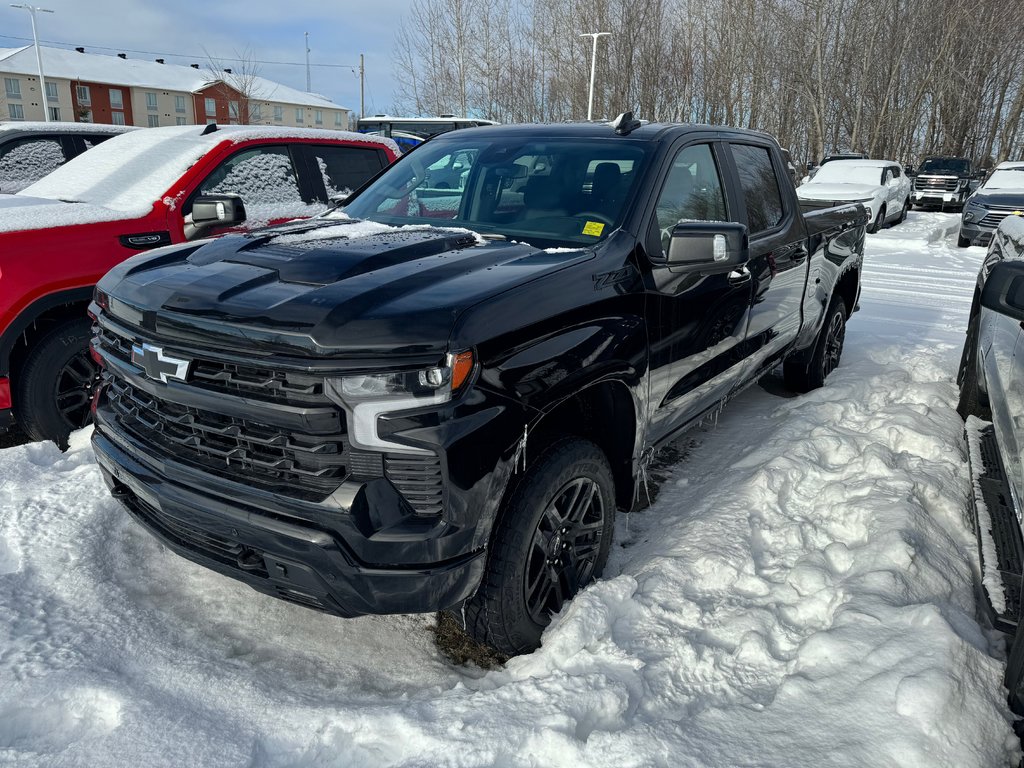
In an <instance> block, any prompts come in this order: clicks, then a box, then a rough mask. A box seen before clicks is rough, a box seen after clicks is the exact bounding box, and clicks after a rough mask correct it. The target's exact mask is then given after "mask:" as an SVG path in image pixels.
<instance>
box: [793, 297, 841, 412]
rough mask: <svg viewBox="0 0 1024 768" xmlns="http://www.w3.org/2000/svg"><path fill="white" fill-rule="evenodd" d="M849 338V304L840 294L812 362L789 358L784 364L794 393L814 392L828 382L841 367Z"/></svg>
mask: <svg viewBox="0 0 1024 768" xmlns="http://www.w3.org/2000/svg"><path fill="white" fill-rule="evenodd" d="M845 340H846V305H845V304H844V303H843V300H842V299H841V298H839V297H838V296H836V297H834V298H833V299H832V303H831V304H829V307H828V312H826V313H825V322H824V324H823V325H822V326H821V330H820V331H818V338H817V340H816V341H815V342H814V352H813V353H812V354H811V359H810V362H804V361H803V360H801V359H799V358H798V359H790V360H787V361H786V362H785V363H784V364H783V366H782V372H783V376H784V378H785V381H786V386H787V387H789V388H790V389H792V390H793V391H794V392H810V391H811V390H812V389H817V388H818V387H820V386H823V385H824V384H825V379H826V378H828V375H829V374H830V373H832V371H834V370H835V369H836V368H837V367H838V366H839V358H840V357H842V354H843V343H844V342H845Z"/></svg>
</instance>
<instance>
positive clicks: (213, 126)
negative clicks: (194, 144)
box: [199, 123, 217, 136]
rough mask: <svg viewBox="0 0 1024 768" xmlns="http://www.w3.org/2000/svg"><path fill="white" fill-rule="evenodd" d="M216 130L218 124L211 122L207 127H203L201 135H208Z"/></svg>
mask: <svg viewBox="0 0 1024 768" xmlns="http://www.w3.org/2000/svg"><path fill="white" fill-rule="evenodd" d="M216 130H217V124H216V123H210V124H209V125H207V126H206V127H205V128H203V132H202V133H200V134H199V135H200V136H206V135H207V134H208V133H213V132H214V131H216Z"/></svg>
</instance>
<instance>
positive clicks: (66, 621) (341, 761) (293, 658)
mask: <svg viewBox="0 0 1024 768" xmlns="http://www.w3.org/2000/svg"><path fill="white" fill-rule="evenodd" d="M955 220H956V217H955V216H952V215H946V214H937V213H936V214H922V213H917V212H911V213H910V215H909V218H908V220H907V223H906V224H904V225H900V226H898V227H895V228H892V229H886V230H882V231H881V232H880V233H879V234H878V235H874V236H869V237H868V245H867V259H866V270H867V271H866V274H865V278H864V292H863V295H862V299H861V302H860V311H859V312H858V313H857V314H855V315H854V316H853V317H852V319H851V322H850V325H849V330H848V334H847V339H846V350H845V353H844V357H843V361H842V364H841V365H840V367H839V368H838V370H837V371H836V372H835V373H834V374H833V375H832V377H831V378H830V380H829V382H828V384H827V385H826V387H825V388H823V389H821V390H818V391H816V392H813V393H811V394H808V395H803V396H800V397H784V396H780V395H778V394H774V393H773V392H774V391H775V390H776V389H777V386H776V384H777V382H775V384H773V383H772V381H769V382H766V383H765V385H764V386H763V387H753V388H751V389H750V390H748V391H747V392H745V393H744V394H743V395H741V396H739V397H738V398H736V400H735V401H734V402H732V403H731V404H730V405H729V407H728V408H727V409H726V410H724V411H723V413H722V414H721V416H720V417H719V418H718V419H717V425H716V426H715V427H711V426H708V427H706V428H704V429H700V430H697V431H695V432H693V433H691V434H690V435H688V437H687V439H686V440H685V447H686V448H687V453H688V455H687V456H686V457H685V458H684V459H683V460H682V461H680V462H679V463H678V464H677V465H675V466H674V467H673V468H672V469H671V470H670V471H669V477H668V478H667V479H666V480H665V482H663V483H662V485H661V490H660V494H659V496H658V498H657V500H656V501H655V503H654V505H653V506H652V507H651V508H649V509H647V510H645V511H643V512H640V513H636V514H633V515H630V516H625V515H624V516H621V517H620V519H619V521H618V524H617V529H616V543H615V545H614V547H613V553H612V556H611V558H610V560H609V564H608V567H607V569H606V573H605V576H604V578H603V579H601V580H600V581H598V582H597V583H595V584H593V585H591V586H590V587H588V588H587V589H586V590H585V591H584V592H583V593H582V594H581V595H579V596H578V597H577V599H576V600H574V601H573V602H572V603H571V604H570V605H569V606H568V607H567V608H566V609H565V610H564V611H563V612H562V614H561V615H559V616H558V617H556V619H555V621H554V622H553V624H552V626H551V627H550V628H549V629H548V631H547V632H546V633H545V635H544V638H543V646H542V647H541V648H540V649H539V650H538V651H536V652H535V653H532V654H529V655H527V656H523V657H519V658H516V659H513V660H511V661H510V662H508V664H506V665H505V666H504V667H503V668H501V669H497V670H492V671H489V672H483V671H481V670H479V669H476V668H474V667H458V666H453V665H452V664H450V663H449V662H447V661H446V660H445V659H444V657H443V656H442V655H441V654H440V653H439V651H438V650H437V649H436V648H435V646H434V644H433V641H432V639H431V635H430V633H429V631H428V628H429V627H430V626H431V624H432V623H433V618H432V617H428V616H423V617H416V616H396V617H367V618H360V619H349V620H345V619H338V618H333V617H330V616H325V615H322V614H318V613H315V612H313V611H310V610H307V609H304V608H301V607H298V606H294V605H290V604H286V603H283V602H281V601H277V600H274V599H272V598H269V597H265V596H262V595H260V594H258V593H256V592H254V591H252V590H249V589H248V588H247V587H244V586H242V585H241V584H239V583H237V582H234V581H232V580H230V579H226V578H223V577H221V576H218V575H216V574H214V573H212V572H209V571H207V570H205V569H203V568H200V567H198V566H195V565H193V564H191V563H189V562H188V561H186V560H184V559H182V558H180V557H177V556H175V555H173V554H172V553H170V552H168V551H166V550H164V549H163V548H161V547H160V546H159V545H158V544H157V543H156V541H155V540H154V539H153V538H152V537H151V536H149V535H148V534H147V533H146V532H145V531H144V530H143V529H141V528H140V527H139V526H138V525H136V524H135V523H134V522H132V521H131V519H130V518H129V517H128V516H127V515H126V514H125V512H124V511H123V510H122V509H121V508H120V507H119V506H118V504H117V503H116V502H114V501H113V500H112V499H111V498H110V497H109V496H108V494H107V492H106V489H105V487H104V486H103V483H102V481H101V480H100V477H99V473H98V471H97V469H96V467H95V464H94V462H93V458H92V456H91V453H90V451H89V447H88V432H87V431H83V432H79V433H76V434H75V435H74V436H73V438H72V445H71V449H70V450H69V451H68V452H67V453H66V454H60V453H59V452H58V451H57V450H56V449H55V448H54V447H53V446H52V445H44V444H33V445H25V446H19V447H14V448H8V449H6V450H4V451H3V452H2V453H0V456H2V460H0V616H2V617H5V618H4V619H3V620H0V762H5V761H6V762H8V763H11V764H17V765H19V766H26V767H32V766H53V765H72V766H95V765H103V766H134V765H147V766H181V765H202V766H218V767H219V766H256V767H257V768H265V767H270V766H369V765H388V766H406V767H407V768H413V767H414V766H417V767H420V766H455V765H458V766H495V765H500V766H509V767H511V766H524V767H525V766H545V767H547V766H552V767H555V766H615V768H624V767H628V766H666V767H669V766H671V767H672V768H674V767H675V766H687V767H688V768H691V767H692V768H732V767H733V766H818V765H822V766H824V765H827V766H850V767H851V768H852V767H854V766H856V767H857V768H860V767H861V766H897V765H898V766H901V767H903V766H921V767H924V766H928V767H929V768H932V767H933V766H948V767H949V768H964V767H966V766H971V767H972V768H973V767H974V766H979V767H980V766H985V768H989V767H995V766H1008V765H1015V764H1016V761H1017V760H1018V759H1019V757H1020V750H1019V746H1018V744H1017V742H1016V739H1015V738H1014V736H1013V732H1012V730H1011V728H1010V722H1011V716H1010V713H1009V712H1008V710H1007V708H1006V705H1005V703H1004V698H1003V696H1004V692H1003V691H1002V689H1001V687H1000V683H1001V675H1002V669H1003V654H1004V651H1003V648H1002V643H1001V642H1000V641H998V640H997V639H996V636H995V635H993V634H992V633H991V632H990V631H986V630H984V629H983V628H982V627H981V626H979V624H978V623H977V621H976V619H975V616H976V613H977V609H976V605H975V599H974V583H975V580H976V579H978V578H980V575H979V574H978V573H977V571H978V563H977V554H976V553H977V547H976V545H975V543H974V539H973V536H972V533H971V530H970V526H969V519H968V515H969V512H968V509H969V507H968V499H969V494H970V493H971V478H970V474H969V472H968V468H967V459H966V455H967V449H966V446H965V444H964V441H963V436H962V431H963V425H962V423H961V422H960V420H959V418H958V416H957V414H956V412H955V410H954V409H955V404H956V387H955V384H954V377H955V374H956V366H957V362H958V360H959V353H960V347H961V345H962V343H963V337H964V331H965V328H966V319H967V312H968V309H969V306H970V301H971V294H972V289H973V283H974V278H975V274H976V272H977V269H978V266H979V264H980V262H981V259H982V256H983V254H984V251H983V249H981V248H968V249H957V248H955V247H954V244H953V242H952V240H951V237H952V235H951V234H950V233H952V232H955ZM951 222H953V223H951ZM345 226H349V227H353V226H361V225H345ZM904 227H905V228H906V229H905V231H904ZM951 227H952V229H951ZM337 228H338V229H341V228H342V226H339V227H337ZM942 233H945V234H944V235H943V234H942Z"/></svg>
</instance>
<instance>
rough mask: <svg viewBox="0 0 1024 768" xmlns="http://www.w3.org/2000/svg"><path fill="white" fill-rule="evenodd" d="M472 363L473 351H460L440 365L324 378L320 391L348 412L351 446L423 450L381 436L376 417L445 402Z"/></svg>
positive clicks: (464, 380) (365, 448) (471, 370)
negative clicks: (322, 389)
mask: <svg viewBox="0 0 1024 768" xmlns="http://www.w3.org/2000/svg"><path fill="white" fill-rule="evenodd" d="M473 365H474V359H473V353H472V352H460V353H458V354H455V355H448V356H447V357H446V358H445V361H444V363H443V364H442V365H439V366H434V367H431V368H423V369H421V370H418V371H399V372H395V373H379V374H360V375H354V376H342V377H332V378H328V379H327V380H326V381H325V387H324V392H325V394H326V395H327V397H329V398H330V399H331V400H333V401H334V402H335V403H337V404H338V405H340V406H342V407H343V408H344V409H345V410H346V411H347V412H348V415H349V442H350V443H351V444H352V445H353V446H354V447H356V448H361V449H363V450H377V451H380V450H385V451H398V452H403V453H424V452H425V451H423V450H422V449H419V448H412V447H410V446H407V445H401V444H399V443H392V442H390V441H388V440H384V439H383V438H381V437H380V435H378V433H377V419H378V417H380V416H381V415H382V414H385V413H394V412H396V411H407V410H411V409H413V408H424V407H430V406H434V405H441V404H442V403H446V402H448V401H449V400H451V399H452V395H453V393H455V392H458V391H459V390H460V389H461V388H462V387H463V386H465V385H466V383H467V382H468V381H469V376H470V374H471V373H472V372H473Z"/></svg>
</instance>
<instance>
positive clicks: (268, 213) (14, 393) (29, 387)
mask: <svg viewBox="0 0 1024 768" xmlns="http://www.w3.org/2000/svg"><path fill="white" fill-rule="evenodd" d="M396 156H397V147H396V146H395V145H394V143H392V142H391V140H390V139H385V138H372V137H367V136H362V135H360V134H356V133H343V132H339V131H315V130H312V129H302V128H274V127H267V126H225V127H221V128H218V127H217V126H216V125H211V126H206V127H197V126H175V127H168V128H147V129H145V130H141V131H133V132H131V133H126V134H123V135H121V136H116V137H114V138H111V139H109V140H108V141H106V142H104V143H103V144H101V145H100V146H98V147H96V148H95V149H92V150H90V151H89V152H87V153H85V154H83V155H80V156H79V157H77V158H75V159H74V160H71V161H70V162H68V163H66V164H65V165H63V166H61V167H60V168H58V169H57V170H55V171H54V172H53V173H51V174H50V175H48V176H46V177H45V178H43V179H42V180H40V181H38V182H36V183H35V184H33V185H31V186H30V187H28V188H27V189H25V190H23V191H22V192H20V193H18V194H16V195H7V196H3V197H0V428H3V427H6V426H9V425H10V424H12V423H13V422H14V421H15V420H17V422H18V423H19V424H20V426H21V427H22V429H24V431H25V432H27V433H28V435H29V436H30V437H32V438H35V439H38V440H56V441H57V442H58V443H61V442H63V441H64V440H65V439H66V437H67V435H68V433H69V432H70V430H72V429H76V428H78V427H81V426H83V425H84V424H85V423H87V422H88V419H89V402H90V398H91V396H92V391H93V387H94V384H95V381H96V379H97V376H98V370H97V368H96V365H95V363H94V362H93V360H92V358H90V356H89V354H88V340H89V329H90V322H89V319H88V317H86V314H85V310H86V307H87V305H88V302H89V298H90V297H91V296H92V288H93V285H95V283H96V281H97V280H99V278H100V277H101V276H102V275H103V273H104V272H106V271H107V270H108V269H110V268H111V267H112V266H114V265H115V264H117V263H119V262H121V261H124V260H125V259H127V258H128V257H129V256H132V255H134V254H136V253H139V252H140V251H145V250H150V249H153V248H157V247H159V246H163V245H169V244H171V243H183V242H187V241H191V240H197V239H201V238H206V237H211V236H214V235H218V234H223V233H224V232H227V231H231V230H236V229H237V228H238V227H240V226H241V225H242V224H243V222H245V226H246V227H247V228H249V227H254V226H262V225H265V224H267V223H268V222H273V221H284V220H288V219H293V218H296V217H302V216H310V215H313V214H316V213H319V212H321V211H323V210H325V209H326V208H327V201H328V198H329V196H330V195H332V194H341V193H344V192H346V191H350V190H352V189H355V188H357V187H359V186H360V185H361V184H362V183H363V182H365V181H366V180H367V179H369V178H370V177H371V176H373V175H374V174H376V173H377V172H378V171H380V169H381V168H383V167H384V166H385V165H386V164H387V163H389V162H390V161H391V160H392V159H394V158H395V157H396Z"/></svg>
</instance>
